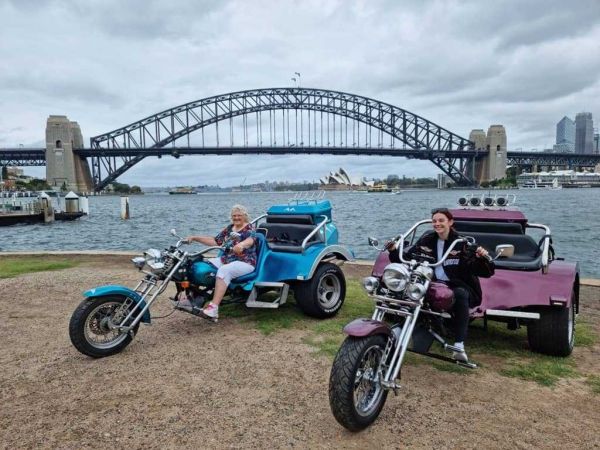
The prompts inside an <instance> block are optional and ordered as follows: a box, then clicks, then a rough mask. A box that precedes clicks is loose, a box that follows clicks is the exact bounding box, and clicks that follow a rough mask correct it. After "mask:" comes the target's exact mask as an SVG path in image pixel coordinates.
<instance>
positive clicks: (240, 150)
mask: <svg viewBox="0 0 600 450" xmlns="http://www.w3.org/2000/svg"><path fill="white" fill-rule="evenodd" d="M74 151H75V153H77V154H78V155H80V156H83V157H98V156H103V157H136V156H142V155H145V156H174V157H179V156H182V155H237V154H256V153H264V154H271V155H283V154H329V155H369V156H397V157H405V158H414V159H430V158H475V159H479V158H481V157H483V156H485V155H486V153H487V152H486V151H485V150H450V151H439V150H428V149H416V150H415V149H403V148H402V149H401V148H389V147H331V146H330V147H296V146H279V147H268V146H265V147H260V146H258V147H257V146H244V147H162V148H135V149H131V148H130V149H97V148H94V149H93V148H82V149H76V150H74ZM506 155H507V159H508V160H509V161H510V162H512V163H513V164H517V165H531V164H538V165H558V166H561V165H569V166H570V165H572V166H579V165H583V166H594V165H596V164H600V154H578V153H545V152H522V151H508V152H507V154H506ZM45 160H46V149H44V148H22V147H19V148H3V149H0V166H5V165H16V166H37V165H45Z"/></svg>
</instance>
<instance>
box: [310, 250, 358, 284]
mask: <svg viewBox="0 0 600 450" xmlns="http://www.w3.org/2000/svg"><path fill="white" fill-rule="evenodd" d="M329 255H334V256H336V257H337V258H338V259H341V260H343V261H352V260H353V259H354V254H353V253H352V251H351V250H349V249H347V248H346V247H344V246H343V245H328V246H327V247H325V248H324V249H323V250H321V251H320V252H319V254H318V255H317V256H316V257H315V259H314V261H313V263H312V266H311V268H310V270H309V271H308V275H307V276H306V277H305V278H304V279H305V280H310V279H311V278H312V277H313V275H314V274H315V271H316V270H317V267H319V264H321V262H322V261H323V259H324V258H325V257H326V256H329Z"/></svg>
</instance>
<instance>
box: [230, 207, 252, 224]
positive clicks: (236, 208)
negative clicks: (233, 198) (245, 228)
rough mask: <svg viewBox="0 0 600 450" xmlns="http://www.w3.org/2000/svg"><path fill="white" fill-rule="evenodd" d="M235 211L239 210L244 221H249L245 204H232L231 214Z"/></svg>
mask: <svg viewBox="0 0 600 450" xmlns="http://www.w3.org/2000/svg"><path fill="white" fill-rule="evenodd" d="M235 211H237V212H239V213H240V214H243V215H244V218H245V220H246V222H250V214H248V210H247V209H246V207H245V206H242V205H233V206H232V207H231V215H233V213H234V212H235Z"/></svg>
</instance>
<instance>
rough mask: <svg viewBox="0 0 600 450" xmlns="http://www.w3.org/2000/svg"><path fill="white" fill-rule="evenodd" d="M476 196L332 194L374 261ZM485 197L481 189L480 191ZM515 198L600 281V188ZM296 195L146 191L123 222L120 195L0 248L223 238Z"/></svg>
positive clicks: (352, 242)
mask: <svg viewBox="0 0 600 450" xmlns="http://www.w3.org/2000/svg"><path fill="white" fill-rule="evenodd" d="M470 192H471V191H459V190H443V191H440V190H430V191H403V192H402V193H401V194H393V193H364V192H329V193H327V195H326V198H328V199H329V200H330V201H331V203H332V205H333V217H334V220H335V222H336V224H337V226H338V229H339V232H340V241H341V242H342V243H344V244H346V245H348V246H349V247H350V248H352V250H353V251H354V253H355V255H356V257H357V258H361V259H374V258H375V256H376V251H375V250H374V249H372V248H371V247H369V246H368V245H367V237H368V236H375V237H378V238H380V239H386V238H389V237H391V236H394V235H397V234H399V233H401V232H403V231H405V230H406V229H407V228H408V227H410V226H411V225H412V224H413V223H414V222H416V221H418V220H421V219H424V218H428V217H429V215H430V212H431V209H432V208H435V207H440V206H442V207H443V206H447V207H452V206H455V205H457V199H458V198H459V197H460V196H463V195H465V194H467V193H470ZM479 192H481V191H479ZM507 193H510V194H513V193H514V194H516V196H517V202H516V206H518V207H519V208H520V209H521V210H522V211H523V212H524V213H525V214H526V216H527V217H528V218H529V220H530V222H533V223H542V224H545V225H548V226H549V227H550V229H551V231H552V234H553V241H554V248H555V250H556V255H557V256H558V257H562V258H565V259H566V260H570V261H579V263H580V268H581V274H582V276H583V277H593V278H600V265H599V264H598V263H597V253H598V251H599V250H600V227H599V226H598V224H597V223H596V220H597V219H598V216H599V213H600V206H599V203H598V196H599V195H600V189H597V188H591V189H562V190H542V189H540V190H528V191H526V190H512V191H509V192H503V191H491V194H492V195H501V194H507ZM292 195H293V194H292V193H283V192H282V193H272V192H269V193H257V192H252V193H244V192H235V193H226V194H199V195H168V194H166V193H165V194H147V195H142V196H132V197H130V208H131V219H130V220H121V219H120V215H119V210H120V199H119V197H112V196H111V197H90V199H89V207H90V215H89V216H87V217H84V218H82V219H80V220H78V221H74V222H57V223H53V224H51V225H43V224H38V225H15V226H10V227H3V228H0V251H39V250H127V251H140V252H141V251H143V250H144V249H146V248H148V247H155V248H159V249H161V248H165V247H167V246H168V245H169V244H170V243H172V242H173V239H174V238H173V237H172V236H170V234H169V230H170V229H171V228H175V229H177V232H178V233H179V234H180V235H182V236H186V235H189V234H216V232H217V231H218V230H219V229H220V228H222V227H223V226H224V225H225V224H226V223H228V220H229V210H230V208H231V206H232V205H234V204H236V203H241V204H243V205H245V206H246V207H247V208H248V209H249V211H250V214H251V216H252V217H256V216H257V215H260V214H262V213H263V212H265V211H266V209H267V208H268V207H269V206H270V205H272V204H276V203H285V202H287V200H288V199H289V198H290V197H291V196H292Z"/></svg>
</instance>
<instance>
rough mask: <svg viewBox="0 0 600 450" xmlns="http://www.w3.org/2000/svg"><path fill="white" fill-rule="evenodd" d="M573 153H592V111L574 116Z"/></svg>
mask: <svg viewBox="0 0 600 450" xmlns="http://www.w3.org/2000/svg"><path fill="white" fill-rule="evenodd" d="M575 153H588V154H589V153H594V121H593V120H592V113H587V112H581V113H578V114H577V115H576V116H575Z"/></svg>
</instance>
